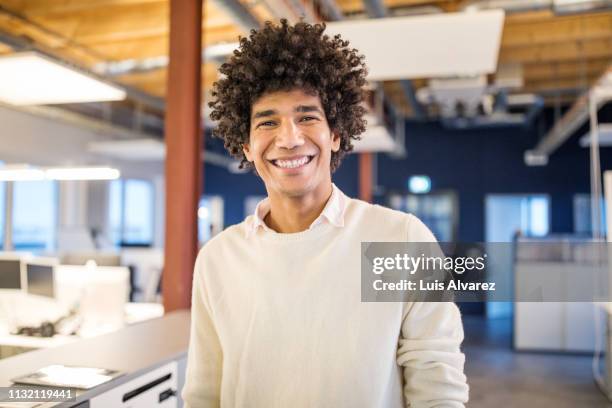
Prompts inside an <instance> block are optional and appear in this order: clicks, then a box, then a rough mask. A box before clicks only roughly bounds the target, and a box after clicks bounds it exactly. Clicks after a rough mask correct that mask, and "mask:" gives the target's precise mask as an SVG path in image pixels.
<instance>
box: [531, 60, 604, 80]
mask: <svg viewBox="0 0 612 408" xmlns="http://www.w3.org/2000/svg"><path fill="white" fill-rule="evenodd" d="M611 62H612V61H611V60H610V59H609V58H601V59H593V60H586V61H569V62H559V63H551V64H525V65H524V66H523V77H524V78H525V80H527V81H533V80H541V79H551V78H557V79H568V78H580V77H582V76H593V75H601V74H603V72H604V71H605V70H606V69H607V68H608V66H609V65H610V63H611Z"/></svg>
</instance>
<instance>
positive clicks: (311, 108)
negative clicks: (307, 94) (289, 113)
mask: <svg viewBox="0 0 612 408" xmlns="http://www.w3.org/2000/svg"><path fill="white" fill-rule="evenodd" d="M295 111H296V112H302V113H305V112H319V113H323V112H321V109H319V107H318V106H316V105H300V106H298V107H296V108H295Z"/></svg>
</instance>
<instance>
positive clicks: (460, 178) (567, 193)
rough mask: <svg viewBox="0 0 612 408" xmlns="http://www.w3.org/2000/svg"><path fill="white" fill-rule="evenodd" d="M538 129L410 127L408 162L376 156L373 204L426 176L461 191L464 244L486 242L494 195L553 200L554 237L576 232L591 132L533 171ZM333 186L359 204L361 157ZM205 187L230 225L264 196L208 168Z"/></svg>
mask: <svg viewBox="0 0 612 408" xmlns="http://www.w3.org/2000/svg"><path fill="white" fill-rule="evenodd" d="M542 120H546V119H542ZM544 125H545V124H544ZM545 126H546V125H545ZM546 127H547V126H546ZM537 128H539V126H535V127H533V128H531V129H524V128H519V127H509V128H495V129H486V130H485V129H481V130H463V131H449V130H446V129H444V128H442V127H441V126H440V125H438V124H433V123H427V124H423V123H420V124H419V123H410V122H407V123H406V149H407V151H408V154H407V157H406V158H404V159H401V160H398V159H393V158H390V157H389V156H388V155H386V154H379V155H378V184H379V186H381V187H382V189H381V191H380V194H379V195H378V196H376V197H375V201H376V202H379V203H383V204H384V203H385V202H386V193H388V192H389V191H398V190H399V191H406V183H407V180H408V177H409V176H410V175H412V174H426V175H428V176H430V177H431V180H432V188H433V189H434V190H454V191H456V192H457V195H458V198H459V231H458V234H459V236H458V238H459V240H460V241H464V242H467V241H483V240H484V230H485V228H484V216H485V214H484V201H485V196H486V194H489V193H544V194H548V195H549V196H550V197H551V210H552V214H551V232H553V233H563V232H572V230H573V211H572V200H573V194H575V193H588V192H589V152H588V149H585V148H581V147H579V145H578V142H577V139H578V137H577V135H581V134H583V133H584V132H585V131H586V127H583V129H581V130H580V131H579V132H577V135H576V136H574V137H573V138H571V139H570V140H569V141H567V142H566V143H564V144H563V145H562V146H561V148H560V149H558V150H557V151H556V152H555V153H554V154H553V155H552V156H551V157H550V158H549V163H548V165H547V166H543V167H528V166H526V165H525V164H524V162H523V154H524V152H525V150H527V149H529V148H532V147H533V146H535V144H536V143H537V140H538V138H539V137H540V136H539V132H537V131H536V129H537ZM208 139H209V140H208V141H207V148H214V149H215V150H219V148H220V147H221V148H222V146H220V145H219V144H218V142H214V141H210V138H208ZM211 143H212V144H213V145H214V146H213V145H210V144H211ZM215 143H216V144H215ZM611 153H612V149H611V148H602V150H601V159H602V169H604V170H605V169H612V154H611ZM333 179H334V182H335V183H336V184H337V185H338V186H339V187H340V188H341V189H342V190H343V191H344V192H345V193H346V194H348V195H349V196H351V197H356V196H357V195H358V160H357V157H356V156H355V155H350V156H348V157H346V159H345V160H344V162H343V163H342V166H341V167H340V169H338V171H337V172H336V173H335V174H334V177H333ZM204 187H205V192H206V193H207V194H220V195H222V196H223V197H224V199H225V224H226V225H231V224H235V223H238V222H240V221H242V220H243V218H244V209H243V203H244V199H245V197H246V196H248V195H265V189H264V186H263V183H262V181H261V179H259V178H258V177H257V176H255V175H253V174H251V173H249V174H241V175H235V174H230V173H229V172H227V171H226V170H224V169H222V168H220V167H216V166H211V165H208V164H207V165H206V168H205V183H204Z"/></svg>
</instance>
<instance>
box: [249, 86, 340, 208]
mask: <svg viewBox="0 0 612 408" xmlns="http://www.w3.org/2000/svg"><path fill="white" fill-rule="evenodd" d="M339 149H340V138H339V137H335V136H334V135H333V134H332V132H331V130H330V128H329V125H328V124H327V119H326V117H325V113H324V111H323V107H322V106H321V101H320V100H319V97H318V96H313V95H309V94H307V93H305V92H304V91H302V90H292V91H279V92H273V93H269V94H266V95H264V96H262V97H261V98H259V99H258V100H257V101H256V102H255V103H254V104H253V106H252V109H251V129H250V134H249V143H248V144H245V145H244V146H243V151H244V154H245V156H246V158H247V160H249V161H250V162H253V163H254V164H255V169H256V170H257V173H258V174H259V175H260V176H261V178H262V179H263V181H264V183H265V184H266V189H267V190H268V194H269V195H271V194H280V195H283V196H288V197H300V196H304V195H306V194H308V193H310V192H313V191H315V190H317V189H322V188H326V186H327V185H328V184H329V183H331V172H330V161H331V154H332V152H337V151H338V150H339Z"/></svg>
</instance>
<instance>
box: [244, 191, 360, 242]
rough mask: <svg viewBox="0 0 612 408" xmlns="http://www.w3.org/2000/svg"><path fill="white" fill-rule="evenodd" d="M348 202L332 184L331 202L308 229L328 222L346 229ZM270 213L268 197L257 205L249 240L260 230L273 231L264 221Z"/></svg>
mask: <svg viewBox="0 0 612 408" xmlns="http://www.w3.org/2000/svg"><path fill="white" fill-rule="evenodd" d="M347 202H348V200H347V197H346V196H345V195H344V193H343V192H342V191H341V190H340V189H339V188H338V187H336V185H335V184H333V183H332V194H331V196H330V197H329V200H327V203H326V204H325V207H324V208H323V211H321V214H319V216H318V217H317V218H316V219H315V220H314V221H313V222H312V224H310V227H308V229H309V230H310V229H313V228H314V227H316V226H317V225H320V224H323V223H325V222H328V223H330V224H332V225H333V226H335V227H344V212H345V210H346V205H347ZM269 212H270V200H269V199H268V198H267V197H266V198H265V199H263V200H261V201H260V202H259V203H258V204H257V207H255V212H254V213H253V216H252V220H253V221H252V222H251V224H250V225H248V224H247V232H246V234H247V238H248V237H250V236H251V235H253V234H255V233H256V232H257V230H259V229H260V228H261V229H262V230H264V231H273V230H272V229H271V228H270V227H268V226H267V225H266V223H265V222H264V219H265V218H266V215H268V213H269Z"/></svg>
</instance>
